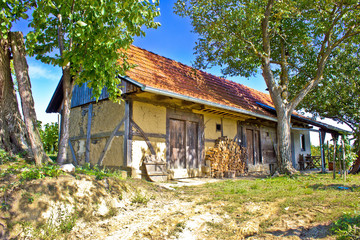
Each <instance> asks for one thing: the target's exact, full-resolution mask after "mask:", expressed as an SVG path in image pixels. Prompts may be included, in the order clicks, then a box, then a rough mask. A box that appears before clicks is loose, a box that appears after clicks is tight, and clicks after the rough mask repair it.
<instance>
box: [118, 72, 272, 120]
mask: <svg viewBox="0 0 360 240" xmlns="http://www.w3.org/2000/svg"><path fill="white" fill-rule="evenodd" d="M121 78H122V79H123V80H125V81H128V82H130V83H132V84H134V85H135V86H137V87H139V88H141V90H142V91H144V92H149V93H154V94H159V95H163V96H168V97H173V98H177V99H181V100H186V101H190V102H194V103H199V104H204V105H207V106H211V107H215V108H220V109H224V110H227V111H232V112H236V113H240V114H244V115H249V116H252V117H256V118H261V119H266V120H269V121H273V122H277V119H276V118H274V117H270V116H266V115H263V114H259V113H254V112H251V111H248V110H244V109H240V108H235V107H231V106H227V105H224V104H219V103H214V102H211V101H207V100H203V99H199V98H194V97H190V96H186V95H182V94H179V93H174V92H171V91H167V90H163V89H158V88H154V87H150V86H146V85H144V84H141V83H139V82H137V81H135V80H134V79H131V78H129V77H121Z"/></svg>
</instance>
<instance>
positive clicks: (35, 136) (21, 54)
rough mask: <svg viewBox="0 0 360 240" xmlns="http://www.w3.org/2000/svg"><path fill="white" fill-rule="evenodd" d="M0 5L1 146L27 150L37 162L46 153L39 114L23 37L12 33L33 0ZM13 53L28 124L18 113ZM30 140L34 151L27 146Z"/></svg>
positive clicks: (43, 158)
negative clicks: (36, 111)
mask: <svg viewBox="0 0 360 240" xmlns="http://www.w3.org/2000/svg"><path fill="white" fill-rule="evenodd" d="M0 7H1V11H0V147H1V148H3V149H5V150H6V151H8V152H10V153H12V154H14V153H17V152H22V151H26V152H27V155H28V156H32V157H34V159H35V162H36V163H37V164H41V163H42V161H43V160H46V159H47V156H46V154H45V152H44V150H43V149H42V145H41V141H40V136H39V133H38V132H37V129H36V125H35V126H34V125H33V124H32V123H34V122H36V115H35V111H34V102H33V99H32V93H31V87H30V80H29V77H28V74H27V63H26V59H25V49H24V42H23V41H24V40H23V37H22V34H18V33H12V32H11V27H12V23H13V22H14V21H16V20H18V19H19V18H24V19H26V18H27V14H26V11H27V10H28V9H29V8H30V2H29V1H21V0H9V1H2V2H1V3H0ZM10 47H11V48H10ZM11 54H12V55H13V56H12V57H13V58H14V64H13V65H14V66H15V72H16V75H17V78H18V79H17V80H18V87H19V93H20V97H21V103H22V110H23V115H24V118H25V122H26V124H25V125H24V122H23V120H22V118H21V115H20V112H19V107H18V102H17V99H16V94H15V89H14V83H13V81H12V76H11V72H12V71H11V64H10V57H11ZM25 126H26V129H25ZM28 142H29V143H30V145H31V151H29V149H28Z"/></svg>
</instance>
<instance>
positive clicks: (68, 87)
mask: <svg viewBox="0 0 360 240" xmlns="http://www.w3.org/2000/svg"><path fill="white" fill-rule="evenodd" d="M62 80H63V93H64V98H63V103H62V110H61V111H62V113H61V126H60V142H59V153H58V157H57V160H56V161H57V163H58V164H59V165H63V164H64V163H65V162H66V158H67V157H66V156H67V148H68V145H69V144H68V142H69V123H70V108H71V97H72V87H73V86H72V82H71V74H70V64H68V65H66V66H64V67H63V76H62Z"/></svg>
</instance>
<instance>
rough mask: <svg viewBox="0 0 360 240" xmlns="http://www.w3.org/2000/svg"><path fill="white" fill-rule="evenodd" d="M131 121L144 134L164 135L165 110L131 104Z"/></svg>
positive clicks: (159, 107)
mask: <svg viewBox="0 0 360 240" xmlns="http://www.w3.org/2000/svg"><path fill="white" fill-rule="evenodd" d="M133 120H134V122H135V123H136V124H137V125H139V127H140V128H141V129H142V130H143V131H144V132H145V133H158V134H166V108H165V107H161V106H155V105H153V104H148V103H143V102H137V101H134V102H133Z"/></svg>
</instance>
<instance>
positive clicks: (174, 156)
mask: <svg viewBox="0 0 360 240" xmlns="http://www.w3.org/2000/svg"><path fill="white" fill-rule="evenodd" d="M169 125H170V168H173V169H175V168H186V152H185V146H186V145H185V141H186V138H185V121H182V120H176V119H170V121H169Z"/></svg>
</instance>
